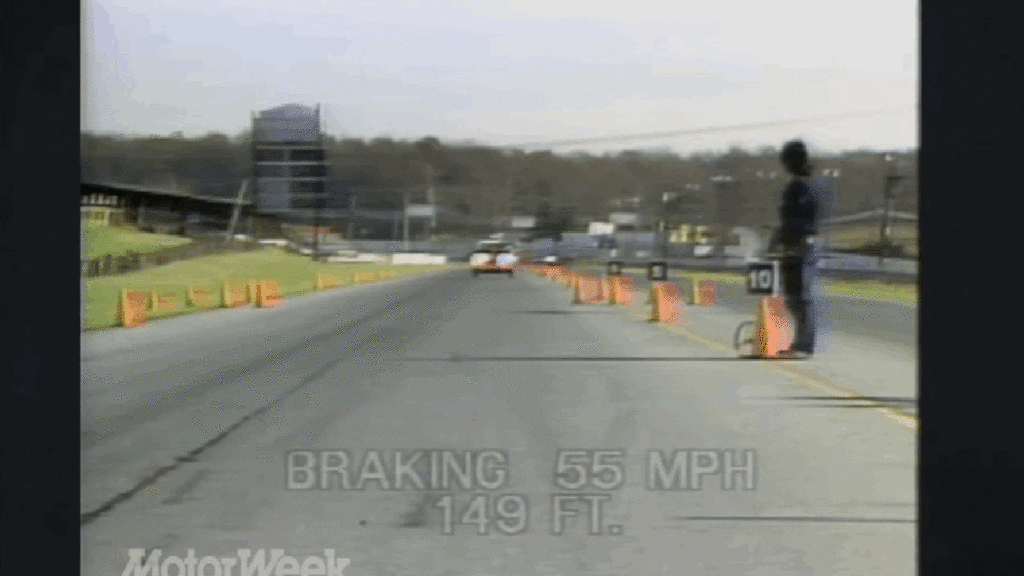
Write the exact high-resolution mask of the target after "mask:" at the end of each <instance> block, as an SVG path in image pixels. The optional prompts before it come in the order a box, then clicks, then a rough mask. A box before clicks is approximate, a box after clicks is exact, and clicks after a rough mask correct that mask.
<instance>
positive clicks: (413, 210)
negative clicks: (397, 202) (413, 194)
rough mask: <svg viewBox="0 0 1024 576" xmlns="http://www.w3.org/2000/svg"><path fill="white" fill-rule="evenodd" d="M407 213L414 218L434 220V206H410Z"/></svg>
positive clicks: (406, 210) (406, 208)
mask: <svg viewBox="0 0 1024 576" xmlns="http://www.w3.org/2000/svg"><path fill="white" fill-rule="evenodd" d="M405 213H406V214H407V215H408V216H411V217H414V218H433V217H434V206H433V205H432V204H409V205H408V206H406V207H405Z"/></svg>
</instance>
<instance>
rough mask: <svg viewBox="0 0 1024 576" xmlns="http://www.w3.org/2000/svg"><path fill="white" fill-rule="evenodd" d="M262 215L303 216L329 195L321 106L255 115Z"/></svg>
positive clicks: (257, 190) (294, 106)
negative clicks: (321, 124) (322, 136)
mask: <svg viewBox="0 0 1024 576" xmlns="http://www.w3.org/2000/svg"><path fill="white" fill-rule="evenodd" d="M252 125H253V155H254V158H253V161H254V163H255V191H254V192H255V198H256V211H257V212H259V213H261V214H276V215H282V216H283V215H286V214H295V215H299V214H303V213H309V212H312V211H313V210H314V209H315V208H316V207H317V203H318V202H320V203H321V204H320V205H321V207H322V206H323V204H322V203H323V202H325V200H326V195H327V189H326V188H327V187H326V181H327V164H326V162H325V159H324V147H323V140H322V138H321V133H320V106H319V105H317V106H316V107H315V108H309V107H307V106H301V105H298V104H288V105H285V106H279V107H277V108H273V109H271V110H265V111H263V112H260V113H259V115H254V116H253V119H252Z"/></svg>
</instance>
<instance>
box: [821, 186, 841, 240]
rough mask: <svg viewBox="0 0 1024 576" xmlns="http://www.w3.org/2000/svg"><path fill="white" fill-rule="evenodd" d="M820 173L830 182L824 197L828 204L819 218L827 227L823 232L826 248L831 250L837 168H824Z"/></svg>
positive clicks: (837, 187) (837, 188)
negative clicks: (826, 195) (826, 194)
mask: <svg viewBox="0 0 1024 576" xmlns="http://www.w3.org/2000/svg"><path fill="white" fill-rule="evenodd" d="M821 173H822V175H823V176H824V177H825V178H826V179H829V182H830V183H831V184H832V186H831V190H829V191H828V197H827V198H825V199H824V200H826V202H827V204H828V205H827V206H825V209H826V213H825V214H824V218H822V219H821V220H820V221H821V222H822V223H824V224H825V225H826V226H827V227H828V228H827V230H826V232H825V240H826V243H827V249H828V250H832V249H833V248H834V246H833V242H834V241H835V236H834V235H833V230H832V229H833V228H834V227H835V223H834V222H833V220H834V219H835V206H836V203H837V202H838V201H839V200H838V199H839V169H838V168H825V169H824V170H822V171H821Z"/></svg>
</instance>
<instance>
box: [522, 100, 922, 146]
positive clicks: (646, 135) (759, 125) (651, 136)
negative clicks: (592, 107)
mask: <svg viewBox="0 0 1024 576" xmlns="http://www.w3.org/2000/svg"><path fill="white" fill-rule="evenodd" d="M911 108H912V107H911V106H904V107H900V108H889V109H878V110H862V111H858V112H846V113H843V114H819V115H817V116H807V117H805V118H794V119H790V120H775V121H771V122H755V123H751V124H735V125H731V126H712V127H706V128H689V129H686V130H673V131H670V132H643V133H638V134H624V135H620V136H606V137H600V138H579V139H573V140H552V141H548V142H531V143H526V144H519V145H515V146H502V148H537V147H542V146H544V147H549V148H561V147H564V146H573V145H580V144H604V143H616V142H629V141H632V140H655V139H660V138H675V137H679V136H692V135H696V134H712V133H716V132H735V131H738V130H758V129H764V128H773V127H778V126H789V125H793V124H806V123H811V122H819V121H822V120H831V121H837V120H848V119H853V118H863V117H867V116H875V115H877V114H883V113H886V112H897V111H903V110H909V109H911Z"/></svg>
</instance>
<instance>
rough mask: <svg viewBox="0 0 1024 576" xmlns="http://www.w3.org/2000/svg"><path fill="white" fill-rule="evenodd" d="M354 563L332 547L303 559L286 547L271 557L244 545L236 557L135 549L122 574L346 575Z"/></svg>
mask: <svg viewBox="0 0 1024 576" xmlns="http://www.w3.org/2000/svg"><path fill="white" fill-rule="evenodd" d="M147 552H148V553H147ZM350 563H351V560H350V559H349V558H338V557H337V556H336V555H335V552H334V550H332V549H325V550H324V554H323V556H307V557H306V558H304V559H302V561H301V562H300V561H299V559H297V558H295V557H294V556H286V555H285V553H284V550H283V549H273V550H271V551H270V554H269V557H268V555H267V551H266V550H265V549H263V548H261V549H259V550H257V551H256V552H255V553H254V552H253V551H252V550H251V549H248V548H240V549H238V551H237V554H236V556H228V557H216V556H203V557H202V558H198V557H196V551H195V550H193V549H191V548H190V549H189V550H188V554H187V555H186V556H185V557H184V558H182V557H180V556H167V557H164V555H163V550H160V549H154V550H150V551H147V550H146V549H144V548H132V549H130V550H128V564H127V566H125V568H124V572H122V573H121V576H345V574H344V570H345V567H346V566H348V565H349V564H350Z"/></svg>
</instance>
